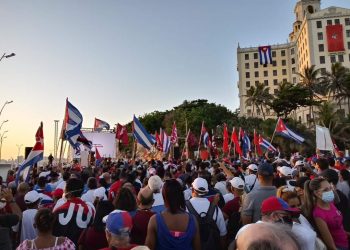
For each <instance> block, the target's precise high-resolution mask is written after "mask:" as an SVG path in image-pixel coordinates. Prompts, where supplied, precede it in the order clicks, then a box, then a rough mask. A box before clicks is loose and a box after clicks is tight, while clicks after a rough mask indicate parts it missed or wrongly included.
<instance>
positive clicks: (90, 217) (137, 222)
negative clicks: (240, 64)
mask: <svg viewBox="0 0 350 250" xmlns="http://www.w3.org/2000/svg"><path fill="white" fill-rule="evenodd" d="M17 179H19V182H18V181H16V171H15V170H10V171H9V173H8V176H7V178H6V180H5V179H4V180H2V179H1V180H0V181H1V183H0V184H1V195H0V249H4V250H7V249H19V250H24V249H50V250H51V249H52V250H55V249H62V250H63V249H67V250H68V249H81V250H84V249H86V250H95V249H104V250H107V249H115V250H121V249H123V250H127V249H152V250H153V249H181V250H185V249H195V250H200V249H203V250H204V249H218V250H224V249H240V250H241V249H250V250H253V249H305V250H313V249H332V250H337V249H338V250H349V249H350V248H349V238H350V202H349V201H350V159H346V158H335V157H329V156H327V157H322V156H314V157H310V158H305V157H303V156H301V155H299V154H293V155H291V156H284V155H283V154H282V153H279V155H276V154H274V153H272V152H267V153H266V154H265V155H264V156H263V157H259V158H253V159H250V160H242V159H240V160H239V159H233V158H232V159H224V160H218V159H216V160H210V161H202V160H179V161H176V160H171V161H167V160H165V159H163V160H149V161H144V160H138V159H136V160H132V159H121V160H118V161H115V162H114V161H111V159H104V161H103V162H102V163H101V164H100V165H99V166H96V167H95V166H93V165H91V166H88V167H82V166H80V164H79V162H78V161H74V162H73V163H72V164H69V165H68V164H67V165H63V166H58V165H56V164H54V163H53V162H52V160H51V161H50V162H49V164H48V165H47V166H45V167H35V168H33V171H32V172H31V174H30V178H29V181H27V182H24V181H23V180H21V178H17Z"/></svg>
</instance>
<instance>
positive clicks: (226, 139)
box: [222, 123, 229, 153]
mask: <svg viewBox="0 0 350 250" xmlns="http://www.w3.org/2000/svg"><path fill="white" fill-rule="evenodd" d="M223 137H224V140H223V143H222V151H223V152H224V153H228V151H229V147H228V131H227V125H226V123H225V124H224V135H223Z"/></svg>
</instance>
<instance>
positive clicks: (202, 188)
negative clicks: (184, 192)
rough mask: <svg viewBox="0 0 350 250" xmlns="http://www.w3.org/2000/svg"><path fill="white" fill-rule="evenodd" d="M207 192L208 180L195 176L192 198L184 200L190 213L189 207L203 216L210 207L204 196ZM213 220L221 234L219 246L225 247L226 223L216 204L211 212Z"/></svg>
mask: <svg viewBox="0 0 350 250" xmlns="http://www.w3.org/2000/svg"><path fill="white" fill-rule="evenodd" d="M208 192H209V189H208V182H207V181H206V180H205V179H204V178H201V177H198V178H196V179H195V180H194V181H193V183H192V198H191V199H190V200H189V201H187V202H186V206H187V209H188V210H189V212H190V213H191V207H190V206H192V208H193V209H194V210H195V212H196V213H197V214H199V215H200V216H201V217H204V216H205V215H206V214H207V213H208V211H209V209H210V208H211V204H210V202H209V200H208V199H207V198H205V196H206V194H207V193H208ZM213 220H214V221H215V222H216V225H217V227H218V229H219V231H220V236H221V247H222V249H224V248H225V245H226V234H227V230H226V224H225V220H224V216H223V214H222V212H221V209H220V208H218V207H217V206H216V208H215V211H214V213H213Z"/></svg>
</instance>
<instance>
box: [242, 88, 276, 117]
mask: <svg viewBox="0 0 350 250" xmlns="http://www.w3.org/2000/svg"><path fill="white" fill-rule="evenodd" d="M269 91H270V88H269V87H266V86H265V84H264V83H260V82H258V83H256V86H255V87H254V86H251V87H250V89H248V91H247V95H246V96H247V97H248V98H247V100H246V104H247V105H248V104H252V105H253V114H254V107H256V108H257V110H260V111H261V113H262V115H263V118H264V120H265V112H264V108H266V106H267V104H268V103H269V102H270V101H271V99H272V95H271V94H270V93H269Z"/></svg>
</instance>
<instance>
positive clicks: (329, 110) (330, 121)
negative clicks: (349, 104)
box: [315, 101, 340, 131]
mask: <svg viewBox="0 0 350 250" xmlns="http://www.w3.org/2000/svg"><path fill="white" fill-rule="evenodd" d="M315 113H316V115H317V119H316V122H317V123H318V124H319V125H321V126H323V127H326V128H328V129H329V131H332V130H333V128H334V127H335V126H336V125H337V124H338V122H339V121H340V116H339V113H338V111H337V110H335V107H334V104H333V103H331V102H330V101H325V102H323V103H322V104H320V105H319V106H318V110H317V111H315Z"/></svg>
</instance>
